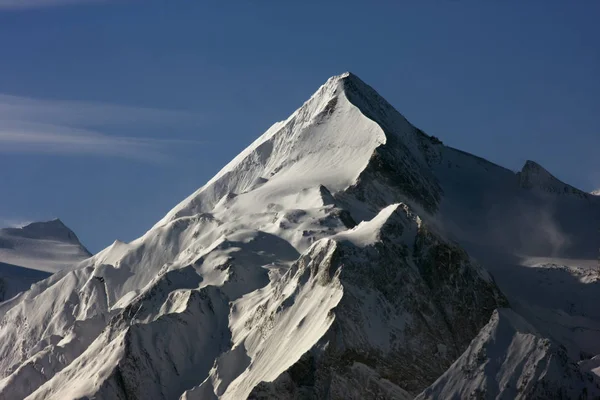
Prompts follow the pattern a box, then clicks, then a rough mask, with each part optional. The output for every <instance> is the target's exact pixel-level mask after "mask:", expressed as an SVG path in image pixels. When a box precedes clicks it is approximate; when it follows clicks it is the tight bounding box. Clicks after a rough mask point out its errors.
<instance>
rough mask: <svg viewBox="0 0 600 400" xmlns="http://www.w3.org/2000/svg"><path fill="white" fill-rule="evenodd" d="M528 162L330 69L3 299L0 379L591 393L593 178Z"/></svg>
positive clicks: (137, 387)
mask: <svg viewBox="0 0 600 400" xmlns="http://www.w3.org/2000/svg"><path fill="white" fill-rule="evenodd" d="M526 170H527V171H526ZM536 171H537V170H536V169H535V168H529V167H528V168H526V169H524V171H522V172H521V173H519V174H514V173H513V172H511V171H509V170H506V169H504V168H502V167H499V166H496V165H494V164H492V163H489V162H487V161H485V160H483V159H481V158H478V157H475V156H472V155H470V154H467V153H464V152H461V151H459V150H456V149H452V148H449V147H447V146H444V145H443V143H441V142H440V141H439V140H438V139H436V138H434V137H430V136H428V135H426V134H425V133H423V132H422V131H420V130H419V129H417V128H415V127H413V126H412V125H411V124H410V123H409V122H408V121H407V120H406V119H405V118H404V117H403V116H402V115H400V114H399V113H398V112H397V111H396V110H395V109H394V108H393V107H392V106H391V105H390V104H389V103H387V102H386V101H385V100H384V99H383V98H381V97H380V96H379V95H378V94H377V93H376V92H375V91H374V90H373V89H372V88H370V87H369V86H368V85H366V84H365V83H364V82H362V81H361V80H360V79H359V78H357V77H356V76H354V75H352V74H343V75H340V76H336V77H333V78H331V79H329V80H328V81H327V82H326V83H325V84H324V85H323V86H322V87H321V88H319V90H318V91H317V92H316V93H315V94H314V95H313V96H312V97H311V98H310V99H309V100H308V101H307V102H306V103H304V104H303V105H302V106H301V107H300V108H299V109H298V110H297V111H296V112H294V113H293V114H292V115H291V116H290V117H289V118H288V119H287V120H285V121H282V122H279V123H276V124H275V125H273V126H272V127H271V128H270V129H269V130H268V131H267V132H265V133H264V134H263V135H262V136H260V137H259V138H258V139H257V140H256V141H254V142H253V143H252V144H251V145H250V146H249V147H248V148H247V149H245V150H244V151H243V152H242V153H240V154H239V155H238V156H237V157H236V158H235V159H233V160H232V161H231V162H230V163H229V164H228V165H226V166H225V167H224V168H223V169H222V170H221V171H220V172H219V173H218V174H217V175H216V176H215V177H214V178H213V179H211V180H210V181H209V182H208V183H206V184H205V185H204V186H202V187H201V188H200V189H198V190H197V191H196V192H195V193H193V194H192V195H190V196H189V197H188V198H187V199H185V200H184V201H183V202H181V203H180V204H179V205H177V206H176V207H175V208H174V209H173V210H172V211H170V212H169V213H168V214H167V215H166V216H165V217H164V218H163V219H162V220H160V221H159V222H158V223H156V225H155V226H154V227H152V229H150V230H149V231H148V232H147V233H146V234H144V235H143V236H142V237H140V238H139V239H137V240H134V241H133V242H131V243H123V242H119V241H116V242H115V243H113V245H111V246H110V247H108V248H107V249H105V250H103V251H102V252H100V253H98V254H96V255H95V256H93V257H91V258H89V259H86V260H84V261H82V262H80V263H79V264H78V265H77V266H75V267H73V268H69V269H68V270H61V271H59V272H57V273H55V274H54V275H52V276H51V277H49V278H48V279H46V280H44V281H41V282H39V283H37V284H36V285H34V286H33V287H32V288H31V289H30V290H28V291H27V292H25V293H23V294H22V295H21V296H19V297H17V298H14V299H12V300H10V301H7V302H4V303H0V398H7V399H23V398H27V399H83V398H90V399H91V398H96V399H188V400H191V399H235V400H237V399H244V398H255V399H299V398H306V399H313V398H315V399H368V398H374V399H375V398H377V399H412V398H414V397H415V396H417V395H419V393H421V394H420V395H419V396H420V397H425V398H428V397H431V396H433V397H435V398H443V397H452V396H454V395H458V396H459V397H461V396H463V395H464V394H465V393H467V392H468V393H475V395H476V396H479V397H476V398H504V397H502V396H505V397H506V396H508V395H512V394H514V393H515V391H516V390H522V388H526V389H527V390H529V391H525V392H523V393H533V394H535V396H538V397H539V396H541V395H542V394H543V395H545V396H547V397H543V398H548V399H553V398H557V399H558V398H571V397H570V396H582V398H585V397H584V396H588V398H594V396H596V395H600V391H598V389H597V379H598V378H597V376H596V375H595V374H594V371H595V367H594V366H595V365H596V363H595V361H594V359H593V356H595V355H597V354H600V348H599V345H598V343H600V341H598V340H597V332H598V331H600V329H599V326H598V325H599V324H600V315H599V314H600V313H598V311H597V310H596V308H595V307H594V306H593V304H594V302H593V301H592V300H591V299H593V298H598V297H597V295H598V286H599V279H598V277H597V274H595V273H594V271H593V269H592V268H591V266H592V265H595V264H592V262H591V261H592V260H595V258H596V254H595V251H596V250H597V247H598V246H597V244H598V243H599V242H598V240H597V239H598V237H597V234H598V230H597V226H596V225H597V224H596V222H597V221H600V199H598V198H596V197H593V196H587V195H586V196H580V195H578V194H577V192H570V194H575V195H567V196H565V195H563V194H564V193H565V192H564V190H562V191H561V190H546V189H547V188H548V187H552V188H556V187H558V186H557V185H559V183H560V181H558V180H556V179H555V178H553V179H552V177H551V175H550V177H548V175H549V174H545V173H543V172H541V171H537V172H536ZM557 182H558V183H557ZM562 185H564V184H562ZM561 187H563V186H561ZM565 187H566V186H565ZM540 188H541V189H543V190H539V189H540ZM484 267H485V268H484ZM488 271H491V272H492V273H493V274H494V277H492V275H491V274H490V273H489V272H488ZM557 292H559V293H561V294H562V295H561V296H560V297H559V296H556V295H555V293H557ZM509 307H510V309H508V308H509ZM497 309H500V311H495V310H497ZM521 320H523V321H525V322H522V323H521ZM515 321H517V322H515ZM521 326H527V329H526V332H521V330H520V327H521ZM523 338H525V339H523ZM520 348H523V349H524V350H526V352H524V353H521V352H519V351H515V349H520ZM481 349H490V352H489V355H490V356H489V357H488V356H487V355H488V353H485V351H487V350H485V351H483V352H482V350H481ZM492 350H493V354H498V355H500V356H502V357H504V358H505V359H506V360H505V361H503V359H502V357H500V358H499V357H495V356H494V357H492V356H491V355H492ZM472 354H478V355H480V356H477V357H475V361H473V357H472ZM513 355H514V357H513ZM509 356H510V357H509ZM513 358H514V360H515V361H514V362H513ZM523 364H525V365H526V366H527V368H525V369H523V368H514V367H515V365H523ZM463 365H467V366H469V368H470V369H469V371H470V372H469V373H466V372H465V369H464V368H462V366H463ZM488 366H489V367H488ZM505 366H506V368H505ZM508 367H510V368H508ZM498 370H501V371H502V373H501V374H499V373H496V372H494V371H498ZM550 370H551V372H552V373H546V372H547V371H550ZM526 380H528V381H530V383H527V384H524V383H523V382H524V381H526ZM470 381H474V382H477V383H476V384H475V383H473V384H470V383H469V382H470ZM567 381H568V382H569V385H570V386H569V387H570V389H569V390H566V391H560V390H554V389H556V388H560V387H562V385H564V384H565V382H567ZM448 382H452V384H448ZM500 382H501V384H500ZM532 387H533V388H534V389H531V388H532ZM535 388H545V389H548V390H545V391H543V390H542V389H535ZM436 396H437V397H436ZM506 398H508V397H506ZM524 398H529V397H528V395H527V396H526V397H524ZM533 398H535V397H533ZM540 398H542V397H540Z"/></svg>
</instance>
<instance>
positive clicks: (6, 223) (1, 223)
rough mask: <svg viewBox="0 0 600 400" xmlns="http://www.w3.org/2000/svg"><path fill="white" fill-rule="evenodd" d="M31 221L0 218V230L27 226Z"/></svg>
mask: <svg viewBox="0 0 600 400" xmlns="http://www.w3.org/2000/svg"><path fill="white" fill-rule="evenodd" d="M30 223H31V221H29V220H27V219H24V218H3V217H0V228H22V227H24V226H25V225H29V224H30Z"/></svg>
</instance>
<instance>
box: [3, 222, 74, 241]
mask: <svg viewBox="0 0 600 400" xmlns="http://www.w3.org/2000/svg"><path fill="white" fill-rule="evenodd" d="M8 229H9V230H10V232H11V233H12V234H14V235H15V236H23V237H28V238H31V239H45V240H59V241H63V242H68V243H79V240H78V239H77V236H76V235H75V233H74V232H73V231H72V230H71V229H69V228H68V227H67V226H66V225H65V224H64V223H63V222H62V221H61V220H60V219H58V218H56V219H53V220H50V221H41V222H32V223H30V224H28V225H25V226H23V227H21V228H8Z"/></svg>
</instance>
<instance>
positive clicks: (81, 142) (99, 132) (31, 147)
mask: <svg viewBox="0 0 600 400" xmlns="http://www.w3.org/2000/svg"><path fill="white" fill-rule="evenodd" d="M200 121H201V118H200V117H199V116H198V115H196V114H194V113H188V112H183V111H172V110H157V109H148V108H139V107H128V106H116V105H111V104H102V103H89V102H75V101H51V100H39V99H31V98H26V97H18V96H10V95H2V94H0V153H4V154H6V153H40V154H55V155H98V156H113V157H125V158H132V159H140V160H148V161H151V160H155V161H156V160H163V159H166V158H168V152H169V150H170V149H171V148H172V147H173V146H177V145H182V144H183V145H190V144H199V143H200V142H198V141H194V140H181V139H170V138H168V139H166V138H149V137H139V136H137V135H133V134H120V135H116V134H115V132H121V133H123V132H125V133H127V132H130V133H132V132H133V133H135V132H139V131H146V130H147V131H156V130H157V129H159V130H160V131H164V132H171V131H173V127H176V128H177V129H178V130H180V131H182V132H185V131H187V132H191V131H192V130H196V129H197V128H198V127H199V123H200ZM108 132H110V134H109V133H108Z"/></svg>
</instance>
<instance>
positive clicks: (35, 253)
mask: <svg viewBox="0 0 600 400" xmlns="http://www.w3.org/2000/svg"><path fill="white" fill-rule="evenodd" d="M90 256H91V254H90V253H89V252H88V251H87V250H86V249H85V247H83V245H82V244H81V243H80V242H79V240H78V239H77V236H75V234H74V233H73V231H71V230H70V229H69V228H67V227H66V226H65V225H64V224H63V223H62V222H61V221H60V220H58V219H55V220H53V221H48V222H34V223H31V224H29V225H26V226H24V227H22V228H3V229H0V301H3V300H6V299H8V298H11V297H13V296H14V295H16V294H17V293H18V292H21V291H23V290H27V289H29V287H30V286H31V285H32V284H34V283H35V282H38V281H40V280H42V279H45V278H47V277H48V276H50V274H51V273H53V272H56V271H59V270H61V269H62V268H64V267H67V266H69V265H73V264H75V263H78V262H80V261H81V260H83V259H86V258H88V257H90Z"/></svg>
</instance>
